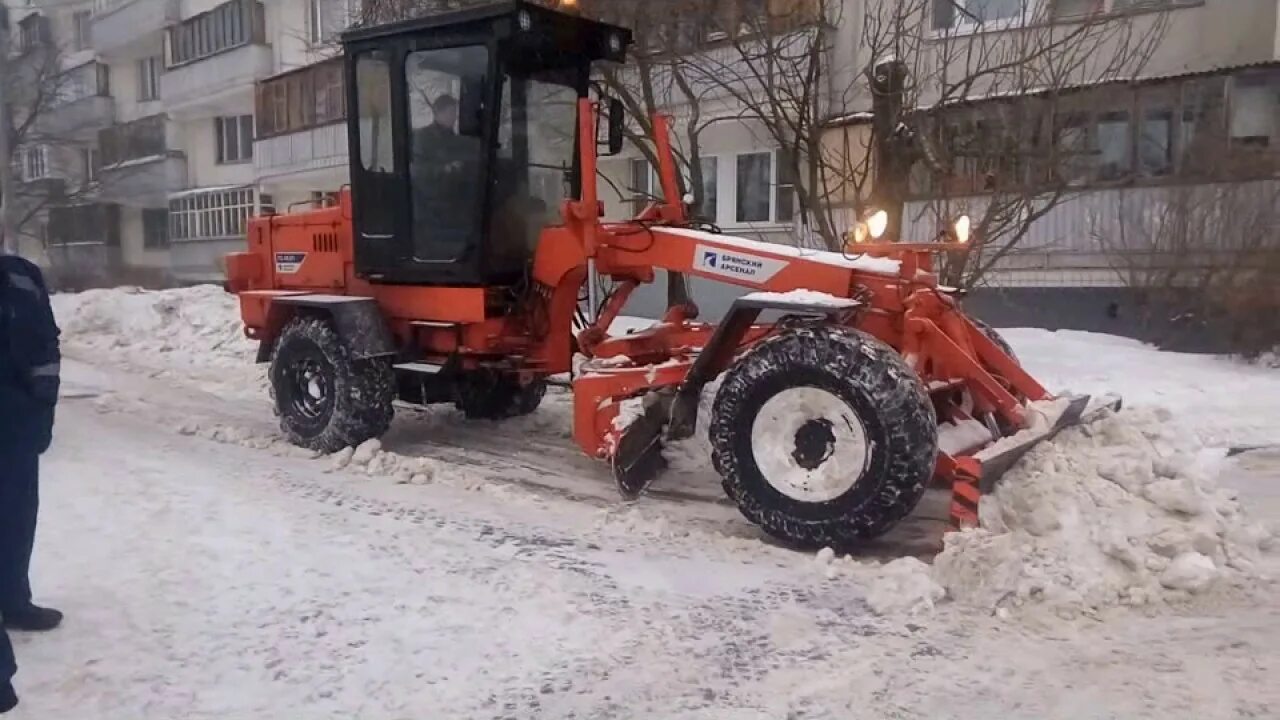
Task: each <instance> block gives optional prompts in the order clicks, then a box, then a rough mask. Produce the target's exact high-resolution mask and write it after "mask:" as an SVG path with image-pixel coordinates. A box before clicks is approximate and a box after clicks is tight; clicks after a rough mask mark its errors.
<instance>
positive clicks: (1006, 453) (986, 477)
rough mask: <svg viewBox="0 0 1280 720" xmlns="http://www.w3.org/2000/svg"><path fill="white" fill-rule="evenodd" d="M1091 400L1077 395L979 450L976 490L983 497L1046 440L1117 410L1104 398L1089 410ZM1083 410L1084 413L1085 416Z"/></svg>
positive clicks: (1113, 402) (1117, 401)
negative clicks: (980, 492) (979, 470)
mask: <svg viewBox="0 0 1280 720" xmlns="http://www.w3.org/2000/svg"><path fill="white" fill-rule="evenodd" d="M1091 401H1092V398H1091V397H1090V396H1088V395H1077V396H1075V397H1072V398H1070V400H1069V401H1068V402H1066V403H1059V404H1058V405H1057V406H1055V407H1054V412H1053V413H1051V414H1044V413H1042V414H1043V415H1045V416H1044V417H1043V419H1042V420H1041V421H1040V422H1037V423H1034V424H1033V425H1032V427H1031V428H1028V429H1026V430H1023V431H1022V432H1019V433H1017V434H1016V435H1011V436H1009V437H1006V438H1003V439H1001V440H998V441H996V442H995V444H993V445H991V446H990V447H988V448H986V449H984V450H981V451H979V452H978V453H977V454H976V455H974V458H975V459H977V460H978V462H980V463H981V464H982V477H981V480H980V485H979V488H980V489H981V490H982V493H983V494H984V495H985V494H987V493H989V492H991V491H992V490H994V489H995V487H996V485H997V484H998V483H999V482H1000V479H1001V478H1002V477H1004V474H1005V473H1007V472H1008V471H1009V470H1010V469H1011V468H1012V467H1013V466H1014V465H1016V464H1017V463H1018V461H1019V460H1021V459H1022V458H1023V457H1025V456H1026V454H1027V453H1028V452H1030V451H1031V449H1032V448H1034V447H1036V446H1037V445H1039V444H1040V443H1042V442H1045V441H1046V440H1052V439H1053V438H1054V437H1056V436H1057V435H1058V433H1060V432H1062V431H1063V430H1066V429H1067V428H1069V427H1075V426H1076V425H1087V424H1088V423H1090V422H1093V421H1094V420H1096V419H1098V418H1100V417H1101V416H1102V415H1103V414H1104V413H1106V412H1114V411H1117V410H1119V409H1120V404H1121V401H1120V399H1119V398H1108V399H1107V400H1106V401H1105V402H1103V403H1102V404H1100V405H1097V406H1095V407H1094V408H1092V409H1090V408H1089V403H1090V402H1091ZM1086 410H1088V412H1087V413H1086Z"/></svg>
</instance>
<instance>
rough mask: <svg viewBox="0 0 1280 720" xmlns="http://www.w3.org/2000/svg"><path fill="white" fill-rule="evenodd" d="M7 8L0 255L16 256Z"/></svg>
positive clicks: (2, 10)
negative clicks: (10, 143)
mask: <svg viewBox="0 0 1280 720" xmlns="http://www.w3.org/2000/svg"><path fill="white" fill-rule="evenodd" d="M9 69H10V68H9V5H8V3H7V2H4V0H0V238H3V241H4V245H3V246H0V252H5V253H12V254H15V255H16V254H17V252H18V233H17V232H15V231H14V228H13V204H14V199H15V198H16V196H17V191H16V189H15V188H14V186H13V149H12V148H10V147H9V142H10V140H11V139H12V129H11V128H10V127H9V122H10V117H9V99H8V94H9V90H10V87H9Z"/></svg>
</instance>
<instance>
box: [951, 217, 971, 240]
mask: <svg viewBox="0 0 1280 720" xmlns="http://www.w3.org/2000/svg"><path fill="white" fill-rule="evenodd" d="M972 231H973V221H972V220H970V219H969V216H968V215H961V216H960V217H959V218H957V219H956V224H955V233H956V242H958V243H960V244H961V245H964V244H966V243H968V242H969V234H970V233H971V232H972Z"/></svg>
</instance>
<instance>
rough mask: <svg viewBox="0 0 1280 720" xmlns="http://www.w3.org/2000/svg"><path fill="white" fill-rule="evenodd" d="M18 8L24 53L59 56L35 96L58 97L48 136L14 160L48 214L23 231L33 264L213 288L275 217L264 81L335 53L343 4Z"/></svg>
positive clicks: (189, 0)
mask: <svg viewBox="0 0 1280 720" xmlns="http://www.w3.org/2000/svg"><path fill="white" fill-rule="evenodd" d="M8 5H9V6H10V8H11V11H12V14H13V17H14V20H15V26H16V27H17V28H18V30H19V32H17V33H15V35H16V38H17V42H16V43H15V48H14V53H15V56H16V57H19V58H21V57H26V56H28V55H29V54H30V53H32V52H33V48H36V47H39V48H41V51H42V52H43V53H44V54H45V55H47V56H48V57H51V58H56V60H55V61H54V62H55V64H56V70H54V69H47V68H46V69H45V70H44V73H45V76H46V77H44V78H43V79H42V80H41V83H40V84H41V85H42V86H43V87H48V88H56V90H57V93H58V95H59V98H58V101H57V102H54V103H50V104H49V105H48V106H47V107H43V106H42V108H41V110H40V117H41V128H42V131H41V132H39V133H36V132H33V133H31V134H30V136H29V137H28V138H26V140H28V142H25V143H24V145H23V147H21V148H20V149H19V150H18V152H17V153H16V154H17V157H18V159H19V161H20V162H19V170H20V175H19V177H20V179H21V180H22V182H23V183H24V184H25V185H26V186H28V187H29V188H33V190H32V191H31V192H30V193H28V194H30V195H31V196H33V197H36V196H42V202H41V204H42V205H44V206H45V207H44V208H43V209H42V210H41V211H40V212H39V213H37V214H35V216H33V217H32V218H31V219H30V221H29V222H28V223H27V225H28V227H27V228H25V231H24V232H23V233H22V234H23V236H24V239H25V243H24V251H26V252H29V253H31V254H32V255H34V256H37V257H40V258H41V259H42V260H44V261H45V262H48V263H49V264H52V265H54V266H59V267H62V268H66V269H71V270H74V271H75V273H73V274H78V273H79V272H80V271H82V270H83V271H94V272H95V273H96V274H99V275H107V276H113V277H123V278H129V277H137V278H139V279H145V280H148V281H152V282H197V281H209V280H216V279H218V278H219V277H220V274H221V268H220V258H221V257H222V256H223V255H224V254H225V253H226V252H229V251H231V250H233V249H235V248H237V247H240V246H241V245H242V243H243V242H244V230H245V226H246V220H247V218H248V217H250V216H251V215H252V214H254V213H258V212H264V211H271V210H273V209H274V208H275V207H276V205H277V200H276V198H275V197H274V196H273V195H272V192H271V190H272V189H274V187H275V184H273V183H270V182H260V177H259V176H260V174H263V175H264V176H265V177H264V178H263V179H265V180H271V179H272V177H271V175H270V173H260V172H259V168H258V166H257V164H255V154H256V151H257V149H258V148H257V147H256V143H255V138H256V136H257V128H256V127H255V119H254V118H255V114H256V111H257V104H258V97H259V95H258V92H257V83H258V82H259V81H261V80H264V79H266V78H269V77H272V76H274V75H276V74H278V73H281V72H287V71H289V70H292V69H294V68H299V67H305V66H307V65H309V64H311V63H313V62H315V61H316V60H318V59H320V58H323V57H327V56H330V55H332V54H333V51H334V48H333V43H332V38H333V34H334V32H335V31H336V30H337V29H340V28H341V27H342V25H343V24H344V23H345V22H346V20H347V19H348V18H349V14H348V12H349V10H350V6H349V5H348V3H347V2H346V1H345V0H332V1H331V0H279V1H268V2H263V1H262V0H85V2H80V3H74V2H72V3H68V2H66V0H56V2H55V1H54V0H9V2H8ZM28 28H30V29H28ZM25 62H26V64H27V65H35V64H37V63H35V62H33V61H30V60H27V61H25ZM294 100H295V101H296V100H297V99H296V98H295V99H294ZM335 100H336V101H337V102H339V103H340V102H341V98H340V97H336V96H335ZM18 102H21V101H18ZM45 128H48V131H47V132H45V131H44V129H45ZM321 180H323V182H320V183H319V184H317V185H315V188H317V190H320V189H323V190H325V191H334V190H336V189H337V188H338V187H339V186H340V185H341V180H340V178H338V177H336V176H335V177H332V178H322V179H321ZM41 184H43V187H40V185H41ZM308 187H310V186H308ZM68 188H74V192H69V191H68ZM308 192H309V191H308ZM309 197H310V196H309V195H308V198H309ZM292 199H295V198H294V197H293V196H288V195H287V194H286V196H285V197H282V200H286V201H289V202H291V201H292Z"/></svg>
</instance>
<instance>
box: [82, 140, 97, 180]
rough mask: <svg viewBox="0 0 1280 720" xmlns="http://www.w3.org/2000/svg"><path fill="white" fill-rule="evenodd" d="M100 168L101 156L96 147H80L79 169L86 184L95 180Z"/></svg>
mask: <svg viewBox="0 0 1280 720" xmlns="http://www.w3.org/2000/svg"><path fill="white" fill-rule="evenodd" d="M101 169H102V158H101V157H100V156H99V155H98V148H93V147H90V148H80V171H81V174H82V175H83V176H84V182H85V184H86V185H87V184H89V183H93V182H97V180H98V171H99V170H101Z"/></svg>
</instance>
